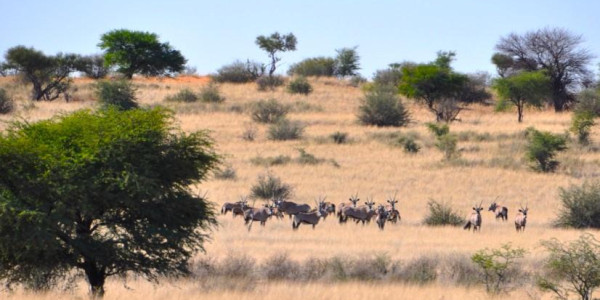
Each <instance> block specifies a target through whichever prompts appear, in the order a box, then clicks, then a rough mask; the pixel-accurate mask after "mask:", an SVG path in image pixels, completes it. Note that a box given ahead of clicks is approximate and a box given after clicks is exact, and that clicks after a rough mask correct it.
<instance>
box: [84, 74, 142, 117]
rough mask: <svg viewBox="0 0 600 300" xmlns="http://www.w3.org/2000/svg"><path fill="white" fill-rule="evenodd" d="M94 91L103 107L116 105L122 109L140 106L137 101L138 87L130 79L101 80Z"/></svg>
mask: <svg viewBox="0 0 600 300" xmlns="http://www.w3.org/2000/svg"><path fill="white" fill-rule="evenodd" d="M94 92H95V94H96V97H97V98H98V102H99V103H100V105H101V106H102V107H109V106H114V107H116V108H118V109H121V110H129V109H134V108H137V107H138V104H137V102H136V101H135V100H136V99H135V92H136V89H135V88H134V87H133V85H132V84H131V82H129V81H125V80H117V81H100V82H98V83H97V84H96V86H95V88H94Z"/></svg>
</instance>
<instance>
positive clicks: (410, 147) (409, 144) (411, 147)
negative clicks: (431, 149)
mask: <svg viewBox="0 0 600 300" xmlns="http://www.w3.org/2000/svg"><path fill="white" fill-rule="evenodd" d="M402 145H403V146H404V152H406V153H418V152H419V150H421V146H419V144H417V142H416V141H415V140H414V139H413V138H407V139H405V140H404V141H402Z"/></svg>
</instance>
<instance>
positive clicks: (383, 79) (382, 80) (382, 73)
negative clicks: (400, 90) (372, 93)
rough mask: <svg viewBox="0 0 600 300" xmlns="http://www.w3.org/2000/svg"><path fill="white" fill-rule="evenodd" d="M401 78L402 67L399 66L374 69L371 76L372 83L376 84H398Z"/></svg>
mask: <svg viewBox="0 0 600 300" xmlns="http://www.w3.org/2000/svg"><path fill="white" fill-rule="evenodd" d="M401 78H402V69H400V67H390V68H388V69H385V70H378V71H376V72H375V75H374V76H373V83H375V84H376V85H388V86H398V85H399V84H400V79H401Z"/></svg>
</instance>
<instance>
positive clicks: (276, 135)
mask: <svg viewBox="0 0 600 300" xmlns="http://www.w3.org/2000/svg"><path fill="white" fill-rule="evenodd" d="M303 132H304V125H302V123H300V122H298V121H290V120H287V119H281V120H279V121H278V122H277V123H275V124H273V125H271V126H270V127H269V131H268V133H267V137H268V139H270V140H274V141H287V140H297V139H299V138H301V137H302V133H303Z"/></svg>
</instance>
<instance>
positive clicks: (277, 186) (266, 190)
mask: <svg viewBox="0 0 600 300" xmlns="http://www.w3.org/2000/svg"><path fill="white" fill-rule="evenodd" d="M250 195H251V197H252V198H255V199H263V200H270V199H273V198H277V199H284V200H286V199H290V198H291V197H292V195H293V188H292V186H291V185H289V184H287V183H283V182H282V181H281V179H280V178H279V177H277V176H275V175H272V174H267V175H260V176H258V182H257V183H256V184H254V185H253V186H252V188H251V193H250Z"/></svg>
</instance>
